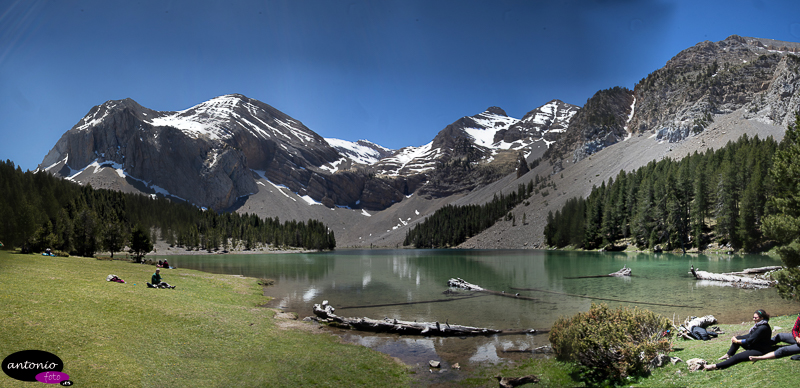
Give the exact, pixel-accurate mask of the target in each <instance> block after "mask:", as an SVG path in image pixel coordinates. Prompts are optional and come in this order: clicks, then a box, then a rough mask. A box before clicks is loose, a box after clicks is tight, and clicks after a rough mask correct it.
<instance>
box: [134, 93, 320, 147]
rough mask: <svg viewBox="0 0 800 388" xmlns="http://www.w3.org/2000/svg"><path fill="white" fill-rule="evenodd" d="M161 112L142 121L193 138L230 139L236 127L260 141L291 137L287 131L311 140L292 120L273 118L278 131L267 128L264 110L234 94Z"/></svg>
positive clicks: (297, 136)
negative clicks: (178, 130) (274, 137)
mask: <svg viewBox="0 0 800 388" xmlns="http://www.w3.org/2000/svg"><path fill="white" fill-rule="evenodd" d="M240 110H246V111H247V112H248V115H247V117H245V116H244V115H242V114H239V113H238V111H240ZM161 113H162V115H161V116H159V117H152V118H150V117H147V118H145V122H147V123H149V124H151V125H153V126H168V127H173V128H177V129H180V130H181V131H183V132H184V133H186V134H188V135H190V136H192V137H195V138H199V137H207V138H209V139H212V140H217V139H229V138H231V137H232V136H233V131H232V129H231V126H232V125H233V124H236V125H239V126H241V127H243V128H245V129H247V130H248V131H250V132H251V133H253V134H254V135H255V136H257V137H261V138H269V137H272V136H276V135H281V136H283V137H286V138H291V137H290V136H288V135H287V132H288V133H289V134H291V135H293V136H294V137H296V138H298V139H300V141H302V142H304V143H305V142H311V141H313V138H312V137H311V136H310V135H309V134H308V133H306V132H305V131H302V130H298V127H299V126H298V125H297V124H298V123H297V122H295V121H293V120H289V122H284V121H283V120H280V119H279V118H273V119H272V121H274V123H275V124H277V125H278V126H280V127H281V128H276V127H274V126H272V125H270V124H269V123H267V122H266V121H264V120H263V119H262V118H266V117H268V114H267V112H266V111H265V110H264V109H263V108H261V107H259V106H257V105H255V104H253V103H252V102H250V101H247V100H245V99H244V98H242V97H241V96H239V95H234V94H230V95H225V96H220V97H216V98H213V99H211V100H209V101H206V102H203V103H201V104H198V105H195V106H193V107H191V108H189V109H186V110H182V111H178V112H161ZM249 118H251V119H253V120H255V122H254V121H251V120H250V119H249Z"/></svg>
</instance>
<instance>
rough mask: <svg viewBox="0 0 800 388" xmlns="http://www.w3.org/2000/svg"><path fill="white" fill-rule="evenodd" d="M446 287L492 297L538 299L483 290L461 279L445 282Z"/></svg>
mask: <svg viewBox="0 0 800 388" xmlns="http://www.w3.org/2000/svg"><path fill="white" fill-rule="evenodd" d="M447 285H448V286H450V287H456V288H463V289H465V290H470V291H480V292H485V293H487V294H493V295H497V296H505V297H507V298H515V299H522V300H535V301H538V299H536V298H532V297H530V296H523V295H520V294H519V293H518V292H517V293H514V294H511V293H506V292H505V291H494V290H488V289H485V288H483V287H481V286H478V285H475V284H472V283H470V282H468V281H466V280H464V279H461V278H452V279H450V280H448V281H447Z"/></svg>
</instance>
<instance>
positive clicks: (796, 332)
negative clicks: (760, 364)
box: [750, 315, 800, 361]
mask: <svg viewBox="0 0 800 388" xmlns="http://www.w3.org/2000/svg"><path fill="white" fill-rule="evenodd" d="M772 342H774V343H776V344H777V343H781V342H786V343H787V344H789V345H788V346H781V347H780V348H778V350H776V351H774V352H769V353H767V354H765V355H763V356H750V361H758V360H767V359H770V358H781V357H786V356H791V355H793V354H799V353H800V346H798V344H800V315H798V316H797V320H796V321H794V327H793V328H792V332H791V333H778V334H776V335H775V337H772ZM797 359H798V357H797V356H794V357H792V360H797Z"/></svg>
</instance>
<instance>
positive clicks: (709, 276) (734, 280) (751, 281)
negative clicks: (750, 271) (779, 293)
mask: <svg viewBox="0 0 800 388" xmlns="http://www.w3.org/2000/svg"><path fill="white" fill-rule="evenodd" d="M689 272H690V273H691V274H692V275H694V277H695V279H698V280H715V281H719V282H728V283H731V285H732V286H734V287H739V288H767V287H771V286H774V285H775V282H774V281H772V280H765V279H756V278H750V277H744V276H736V275H729V274H719V273H713V272H706V271H699V270H697V269H696V268H694V265H692V267H691V268H690V269H689Z"/></svg>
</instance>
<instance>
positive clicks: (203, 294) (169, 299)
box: [0, 251, 410, 387]
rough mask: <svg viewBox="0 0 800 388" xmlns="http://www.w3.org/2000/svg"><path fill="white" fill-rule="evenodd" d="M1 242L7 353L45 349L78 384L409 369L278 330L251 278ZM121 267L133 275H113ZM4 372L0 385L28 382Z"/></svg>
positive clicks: (179, 383) (2, 353) (305, 379)
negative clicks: (158, 281) (160, 281)
mask: <svg viewBox="0 0 800 388" xmlns="http://www.w3.org/2000/svg"><path fill="white" fill-rule="evenodd" d="M154 269H155V268H154V267H153V266H148V265H140V264H132V263H128V262H122V261H101V260H96V259H90V258H79V257H69V258H53V257H43V256H36V255H20V254H14V253H10V252H7V251H0V311H2V319H0V333H2V334H0V358H5V357H6V356H8V355H10V354H12V353H14V352H17V351H21V350H30V349H35V350H43V351H47V352H50V353H53V354H55V355H57V356H58V357H60V358H61V360H62V361H63V362H64V371H63V372H64V373H67V374H68V375H69V376H70V380H72V381H73V382H74V383H75V386H79V387H119V386H125V387H139V386H141V387H183V386H191V387H221V386H225V387H234V386H243V387H249V386H252V387H283V386H315V387H316V386H322V387H324V386H337V387H343V386H345V387H350V386H370V387H374V386H387V387H395V386H408V385H409V384H410V383H409V380H410V377H409V374H408V373H407V368H406V367H405V366H403V365H400V364H398V363H396V362H394V361H392V360H391V359H390V358H389V357H387V356H385V355H383V354H381V353H378V352H375V351H372V350H370V349H367V348H365V347H361V346H353V345H346V344H341V343H339V342H338V340H337V339H336V338H335V337H333V336H329V335H313V334H310V333H307V332H303V331H298V330H282V329H279V328H278V327H277V326H276V324H275V321H274V320H273V319H272V317H273V316H274V314H275V311H273V310H270V309H266V308H261V307H258V306H259V305H261V304H263V303H265V302H266V301H267V300H268V298H266V297H264V296H263V293H262V289H261V287H260V286H258V285H257V284H256V280H255V279H250V278H243V277H239V276H230V275H217V274H208V273H203V272H199V271H193V270H184V269H172V270H162V275H163V277H164V281H166V282H168V283H170V284H172V285H176V286H177V288H176V289H175V290H169V289H150V288H147V287H146V286H145V282H147V281H149V280H150V275H151V274H152V273H153V272H154ZM109 274H115V275H117V276H119V277H121V278H122V279H125V281H126V282H127V283H125V284H119V283H113V282H106V280H105V279H106V276H107V275H109ZM39 384H40V383H25V382H21V381H18V380H14V379H12V378H10V377H8V376H6V375H5V374H4V373H0V387H30V386H39Z"/></svg>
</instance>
